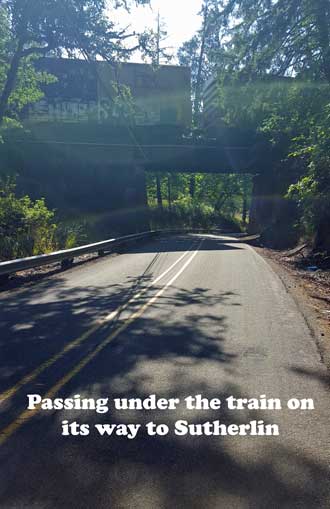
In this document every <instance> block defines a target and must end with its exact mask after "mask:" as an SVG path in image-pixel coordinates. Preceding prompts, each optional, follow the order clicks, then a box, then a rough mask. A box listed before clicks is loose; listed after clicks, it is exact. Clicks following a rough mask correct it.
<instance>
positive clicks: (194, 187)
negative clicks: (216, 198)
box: [189, 175, 196, 199]
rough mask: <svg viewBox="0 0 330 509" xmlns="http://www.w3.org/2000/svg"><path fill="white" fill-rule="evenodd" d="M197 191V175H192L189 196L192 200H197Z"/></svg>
mask: <svg viewBox="0 0 330 509" xmlns="http://www.w3.org/2000/svg"><path fill="white" fill-rule="evenodd" d="M195 191H196V179H195V175H192V176H191V177H190V181H189V194H190V196H191V198H192V199H194V198H195Z"/></svg>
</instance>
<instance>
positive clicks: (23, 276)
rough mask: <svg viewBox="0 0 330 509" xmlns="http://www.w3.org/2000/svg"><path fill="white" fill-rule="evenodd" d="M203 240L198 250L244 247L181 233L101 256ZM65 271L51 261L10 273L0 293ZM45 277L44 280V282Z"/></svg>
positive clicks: (173, 248)
mask: <svg viewBox="0 0 330 509" xmlns="http://www.w3.org/2000/svg"><path fill="white" fill-rule="evenodd" d="M202 239H203V244H202V245H200V246H199V250H200V251H236V250H241V251H243V250H244V247H239V246H238V245H233V244H239V243H241V241H240V240H239V239H234V240H230V241H226V240H223V239H217V238H210V237H207V236H204V235H201V234H199V235H197V234H195V235H182V236H178V235H177V236H174V237H171V238H169V237H159V238H158V237H157V238H156V239H155V240H152V241H146V242H137V243H133V244H127V245H126V246H125V247H122V248H120V247H118V248H117V249H115V250H113V251H112V252H109V253H105V254H104V256H103V257H102V258H104V257H107V256H112V255H114V254H123V253H131V254H134V253H157V254H158V255H160V254H161V253H171V252H180V251H185V250H186V249H187V248H188V247H189V245H188V244H187V242H189V243H190V244H191V243H192V242H193V241H194V240H195V242H196V245H195V246H194V247H195V248H197V247H198V245H199V242H200V241H201V240H202ZM98 259H99V256H98V255H95V254H91V255H87V256H86V257H82V258H78V259H76V260H75V261H74V266H73V268H76V267H79V266H82V265H86V264H88V263H91V262H95V261H96V262H97V260H98ZM68 270H72V268H70V267H69V268H62V267H61V265H60V264H58V263H57V264H52V265H49V266H44V267H40V268H39V269H38V270H34V271H30V272H29V271H25V272H19V273H17V274H13V275H12V276H11V277H10V279H9V280H8V281H7V282H6V283H4V284H1V285H0V295H1V293H3V292H7V291H9V290H13V289H16V288H19V287H21V286H23V285H25V286H27V285H30V286H31V287H32V288H33V285H35V284H43V283H44V282H46V285H47V278H49V276H58V275H60V274H62V273H64V272H67V271H68ZM45 280H46V281H45Z"/></svg>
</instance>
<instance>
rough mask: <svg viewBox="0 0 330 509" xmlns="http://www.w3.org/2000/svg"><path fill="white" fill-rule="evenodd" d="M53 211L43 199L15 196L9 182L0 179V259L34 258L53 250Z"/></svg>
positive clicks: (13, 184)
mask: <svg viewBox="0 0 330 509" xmlns="http://www.w3.org/2000/svg"><path fill="white" fill-rule="evenodd" d="M56 228H57V225H56V224H55V222H54V211H52V210H49V209H48V208H47V206H46V204H45V201H44V199H43V198H41V199H39V200H35V201H33V200H31V198H30V197H29V196H23V197H21V198H19V197H17V196H16V195H15V181H14V180H13V179H9V178H7V179H4V180H0V257H1V259H3V260H7V259H12V258H20V257H24V256H32V255H38V254H42V253H47V252H50V251H52V250H53V249H54V248H55V247H56V242H55V233H56Z"/></svg>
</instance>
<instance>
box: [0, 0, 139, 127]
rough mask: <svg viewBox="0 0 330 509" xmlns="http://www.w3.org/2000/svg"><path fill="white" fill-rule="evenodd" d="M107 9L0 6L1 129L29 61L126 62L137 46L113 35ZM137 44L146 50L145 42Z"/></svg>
mask: <svg viewBox="0 0 330 509" xmlns="http://www.w3.org/2000/svg"><path fill="white" fill-rule="evenodd" d="M140 3H145V2H143V1H142V0H141V2H140ZM127 4H128V2H127V1H125V0H122V1H121V0H119V1H118V0H117V1H116V2H115V5H116V6H119V5H126V6H127ZM106 6H107V3H106V0H33V2H31V1H29V0H2V1H1V3H0V9H1V17H2V19H5V20H6V22H7V31H8V33H7V34H6V35H7V37H8V39H10V45H8V47H7V49H8V55H7V58H6V61H5V75H6V76H5V82H4V85H3V89H2V93H1V97H0V125H1V124H2V123H3V120H4V117H5V115H6V113H7V111H8V108H9V102H10V96H11V94H12V93H13V91H14V89H15V85H16V83H17V78H18V75H19V71H20V67H21V66H22V64H23V63H24V62H26V60H27V59H28V58H29V57H30V58H32V57H35V56H38V55H39V56H43V55H49V54H58V55H62V54H63V53H66V54H67V55H69V56H77V55H82V56H84V57H85V58H88V59H97V58H101V59H104V60H108V61H111V60H114V59H118V58H125V57H126V56H127V55H128V54H131V52H132V51H135V50H136V49H137V48H138V47H139V46H140V42H139V41H137V42H136V40H134V37H135V34H134V33H128V32H127V30H121V29H117V27H116V26H115V23H114V22H112V21H111V20H110V19H109V18H108V17H107V15H106ZM130 39H131V40H134V44H133V45H131V46H129V45H128V44H127V41H128V40H130ZM141 41H142V42H141V44H142V43H143V44H144V45H145V44H146V41H147V39H146V38H141Z"/></svg>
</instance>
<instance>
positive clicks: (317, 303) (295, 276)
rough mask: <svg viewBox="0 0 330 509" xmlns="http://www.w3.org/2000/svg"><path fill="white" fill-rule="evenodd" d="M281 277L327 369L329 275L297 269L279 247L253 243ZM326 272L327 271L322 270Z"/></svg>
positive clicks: (329, 352)
mask: <svg viewBox="0 0 330 509" xmlns="http://www.w3.org/2000/svg"><path fill="white" fill-rule="evenodd" d="M254 249H255V250H256V252H257V253H258V254H259V255H261V256H262V257H263V258H264V259H265V260H266V261H267V262H268V263H269V265H270V266H271V267H272V269H273V270H274V271H275V272H276V274H277V275H278V276H279V277H280V279H281V280H282V282H283V284H284V286H285V288H286V290H287V292H288V293H290V294H291V295H292V297H293V298H294V300H295V302H296V303H297V305H298V307H299V309H300V311H301V313H302V314H303V316H304V318H305V320H306V323H307V325H308V327H309V329H310V331H311V333H312V335H313V337H314V339H315V341H316V344H317V347H318V349H319V352H320V355H321V358H322V360H323V362H324V364H325V365H326V366H327V368H328V370H330V275H329V278H328V277H320V275H319V274H315V273H309V272H307V271H304V270H299V269H298V268H297V267H296V265H295V263H294V262H293V261H291V260H289V259H288V258H287V257H286V253H285V252H282V251H273V250H270V249H266V248H261V247H254ZM326 276H328V274H326Z"/></svg>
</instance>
